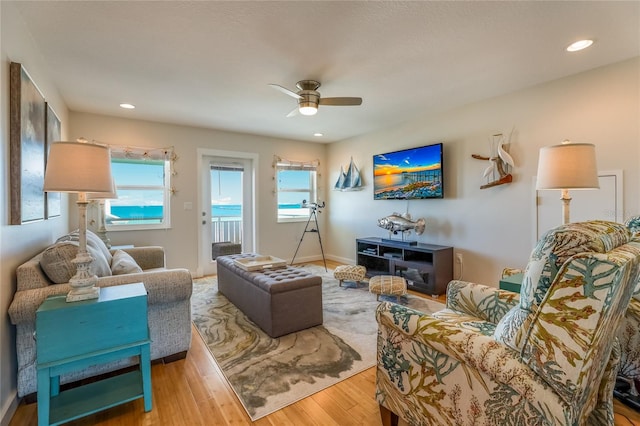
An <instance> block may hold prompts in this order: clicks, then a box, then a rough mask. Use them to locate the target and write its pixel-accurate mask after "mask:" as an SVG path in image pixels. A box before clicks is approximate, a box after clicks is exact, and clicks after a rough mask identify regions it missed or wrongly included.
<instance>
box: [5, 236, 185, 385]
mask: <svg viewBox="0 0 640 426" xmlns="http://www.w3.org/2000/svg"><path fill="white" fill-rule="evenodd" d="M90 237H91V238H90V242H91V243H92V244H91V247H89V249H90V250H89V251H90V253H91V254H92V256H94V257H95V256H96V253H97V252H96V251H95V247H96V243H95V241H96V239H97V237H96V236H95V234H92V235H90ZM94 237H95V238H94ZM65 239H66V241H63V242H61V240H65ZM76 240H77V237H76ZM98 240H99V239H98ZM58 241H59V242H58V243H57V244H54V245H53V246H51V247H48V248H47V249H46V250H45V251H43V252H41V253H39V254H38V255H36V256H35V257H33V258H32V259H30V260H28V261H27V262H25V263H24V264H22V265H20V266H19V267H18V269H17V271H16V275H17V291H16V293H15V295H14V298H13V301H12V303H11V306H10V307H9V316H10V318H11V322H12V323H13V324H14V325H15V326H16V351H17V358H18V395H19V396H25V395H29V394H32V393H34V392H36V388H37V383H36V345H35V340H34V332H35V318H36V310H37V309H38V307H39V306H40V304H41V303H42V302H43V301H44V299H45V298H47V296H50V295H56V294H66V293H68V292H69V290H70V286H69V284H68V283H59V284H56V283H54V282H52V281H51V279H50V276H49V275H47V273H45V271H46V270H47V268H46V265H45V263H44V262H42V261H43V255H44V256H45V257H47V256H48V255H49V254H50V253H51V251H52V250H51V249H52V248H54V246H55V248H56V249H58V248H63V249H65V250H66V249H69V248H72V247H70V246H73V245H74V244H75V246H76V248H75V250H76V251H77V241H76V242H75V243H74V242H73V241H69V236H65V237H63V238H61V239H60V240H58ZM88 245H89V244H88ZM100 249H101V250H102V249H104V250H105V253H106V254H107V257H108V256H109V255H113V254H114V253H115V252H116V250H111V251H109V250H107V249H106V246H104V248H102V247H101V248H100ZM68 251H69V250H68ZM124 251H125V252H126V253H128V254H129V255H130V256H131V258H133V260H135V263H136V264H137V265H138V266H139V268H135V269H137V270H140V269H141V270H142V272H135V273H124V274H121V275H110V271H107V272H106V273H104V275H106V276H99V277H98V284H97V285H98V286H99V287H108V286H115V285H122V284H130V283H136V282H142V283H144V286H145V288H146V289H147V293H148V304H149V306H148V318H149V331H150V336H151V359H152V360H154V359H159V358H163V359H165V360H173V359H178V358H181V357H184V355H186V351H187V350H188V349H189V346H190V344H191V303H190V298H191V291H192V285H193V283H192V280H191V274H190V273H189V271H188V270H186V269H165V258H164V250H163V248H162V247H134V248H128V249H125V250H124ZM119 254H120V255H122V253H119ZM98 256H100V255H98ZM124 256H126V255H124ZM126 257H127V258H128V259H129V260H131V258H129V257H128V256H126ZM114 259H115V258H114ZM102 260H103V259H100V261H102ZM41 262H42V263H41ZM109 262H111V259H109ZM94 263H98V262H96V261H94ZM113 263H114V266H115V261H114V262H113ZM43 265H45V269H43ZM120 266H122V265H120ZM120 272H122V270H120ZM49 273H50V271H49ZM50 275H51V276H54V275H53V274H51V273H50ZM54 278H55V276H54ZM136 362H137V361H136V360H135V359H133V358H132V359H125V360H121V361H119V362H114V363H110V364H105V365H101V366H94V367H90V368H88V369H85V370H82V371H79V372H76V373H73V374H69V375H66V376H62V377H61V383H67V382H73V381H76V380H79V379H82V378H85V377H90V376H95V375H98V374H102V373H106V372H109V371H113V370H116V369H119V368H123V367H126V366H128V365H132V364H134V363H136Z"/></svg>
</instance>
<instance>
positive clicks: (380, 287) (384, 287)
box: [369, 275, 407, 303]
mask: <svg viewBox="0 0 640 426" xmlns="http://www.w3.org/2000/svg"><path fill="white" fill-rule="evenodd" d="M369 292H371V293H374V294H376V300H380V295H381V294H384V295H386V296H396V299H397V301H398V303H400V296H403V295H405V294H407V280H405V279H404V278H402V277H396V276H393V275H376V276H374V277H371V279H369Z"/></svg>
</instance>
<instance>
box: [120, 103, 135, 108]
mask: <svg viewBox="0 0 640 426" xmlns="http://www.w3.org/2000/svg"><path fill="white" fill-rule="evenodd" d="M135 107H136V106H135V105H131V104H120V108H124V109H134V108H135Z"/></svg>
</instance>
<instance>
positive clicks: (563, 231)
mask: <svg viewBox="0 0 640 426" xmlns="http://www.w3.org/2000/svg"><path fill="white" fill-rule="evenodd" d="M639 274H640V238H639V237H638V236H635V237H634V236H632V235H631V233H630V232H629V231H628V229H627V228H626V227H625V226H624V225H622V224H617V223H613V222H605V221H590V222H583V223H571V224H567V225H563V226H560V227H558V228H556V229H553V230H551V231H549V232H548V233H547V234H545V235H544V236H543V237H542V238H541V239H540V240H539V241H538V244H537V245H536V247H535V248H534V250H533V252H532V253H531V257H530V259H529V262H528V264H527V267H526V269H525V272H524V281H523V285H522V288H521V292H520V295H519V297H518V295H517V294H515V293H511V292H507V291H504V290H498V289H496V288H494V287H489V286H484V285H481V284H475V283H468V282H463V281H452V282H450V283H449V285H448V288H447V305H446V309H444V310H442V311H439V312H436V313H434V314H432V315H428V314H425V313H422V312H419V311H416V310H413V309H410V308H407V307H404V306H401V305H397V304H393V303H388V302H386V303H382V304H380V305H379V307H378V309H377V312H376V319H377V321H378V345H377V357H378V361H377V372H376V399H377V401H378V403H379V405H380V413H381V416H382V419H383V424H385V425H387V424H394V423H396V422H397V420H398V418H403V419H404V420H406V421H407V422H408V423H409V424H412V425H438V426H439V425H457V424H467V423H469V424H472V423H473V424H486V425H547V426H552V425H575V426H578V425H586V424H598V425H613V421H614V416H613V387H614V383H615V377H616V372H617V369H618V365H619V362H620V356H621V351H620V345H619V344H618V339H617V338H616V331H617V329H618V327H619V325H620V322H621V319H622V318H623V316H624V314H625V312H626V310H627V307H628V305H629V301H630V299H631V296H632V293H633V290H634V287H635V283H636V282H637V280H638V277H639Z"/></svg>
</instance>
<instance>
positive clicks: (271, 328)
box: [216, 253, 322, 337]
mask: <svg viewBox="0 0 640 426" xmlns="http://www.w3.org/2000/svg"><path fill="white" fill-rule="evenodd" d="M253 256H256V255H255V254H246V253H245V254H236V255H230V256H220V257H218V259H216V261H217V263H218V290H219V291H220V293H222V294H223V295H224V296H225V297H226V298H227V299H229V301H231V303H233V304H234V305H236V306H237V307H238V309H240V310H241V311H242V312H243V313H244V314H245V315H246V316H247V317H249V319H250V320H251V321H253V322H254V323H256V324H257V325H258V326H259V327H260V328H261V329H262V330H264V332H265V333H267V334H268V335H269V336H271V337H279V336H284V335H285V334H289V333H293V332H295V331H299V330H303V329H305V328H309V327H313V326H316V325H320V324H322V278H321V277H319V276H317V275H312V274H311V273H309V272H308V271H305V270H304V269H299V268H293V267H291V266H286V267H283V268H277V269H265V270H263V271H258V272H248V271H245V270H244V269H242V268H240V267H239V266H236V264H235V263H234V262H233V260H234V259H239V258H243V257H253Z"/></svg>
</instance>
